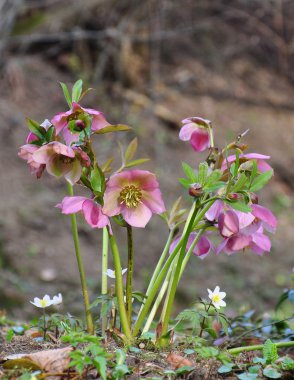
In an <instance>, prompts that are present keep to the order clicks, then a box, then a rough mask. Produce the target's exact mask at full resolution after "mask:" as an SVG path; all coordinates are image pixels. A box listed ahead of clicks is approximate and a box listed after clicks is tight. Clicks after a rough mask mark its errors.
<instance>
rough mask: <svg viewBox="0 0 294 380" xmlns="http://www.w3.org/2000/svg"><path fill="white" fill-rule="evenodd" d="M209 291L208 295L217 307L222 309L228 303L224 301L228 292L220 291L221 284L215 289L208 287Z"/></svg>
mask: <svg viewBox="0 0 294 380" xmlns="http://www.w3.org/2000/svg"><path fill="white" fill-rule="evenodd" d="M207 291H208V297H209V298H210V299H211V303H212V304H213V306H214V307H215V308H217V309H220V308H221V307H225V306H226V305H227V304H226V303H225V301H223V299H224V298H225V297H226V295H227V294H226V293H225V292H220V287H219V286H216V287H215V289H214V291H211V290H210V289H207Z"/></svg>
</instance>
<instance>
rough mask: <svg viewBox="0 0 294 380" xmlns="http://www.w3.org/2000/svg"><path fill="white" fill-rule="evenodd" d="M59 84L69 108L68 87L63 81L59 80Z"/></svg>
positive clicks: (70, 103)
mask: <svg viewBox="0 0 294 380" xmlns="http://www.w3.org/2000/svg"><path fill="white" fill-rule="evenodd" d="M59 84H60V86H61V88H62V91H63V95H64V97H65V100H66V102H67V104H68V106H69V108H71V107H72V102H71V98H70V95H69V91H68V88H67V86H66V84H65V83H63V82H59Z"/></svg>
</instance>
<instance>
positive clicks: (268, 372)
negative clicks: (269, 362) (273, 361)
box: [262, 367, 282, 379]
mask: <svg viewBox="0 0 294 380" xmlns="http://www.w3.org/2000/svg"><path fill="white" fill-rule="evenodd" d="M262 373H263V375H264V376H266V377H268V378H269V379H279V378H280V377H282V374H281V373H280V372H279V371H277V370H276V369H275V368H273V367H266V368H264V370H263V371H262Z"/></svg>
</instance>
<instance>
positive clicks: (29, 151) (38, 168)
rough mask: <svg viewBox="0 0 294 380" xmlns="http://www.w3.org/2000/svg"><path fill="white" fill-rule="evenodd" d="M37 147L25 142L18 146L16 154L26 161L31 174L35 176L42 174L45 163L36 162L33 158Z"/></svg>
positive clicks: (38, 176)
mask: <svg viewBox="0 0 294 380" xmlns="http://www.w3.org/2000/svg"><path fill="white" fill-rule="evenodd" d="M38 149H39V147H38V146H37V145H33V144H25V145H23V146H21V147H20V150H19V152H18V156H19V157H20V158H22V159H23V160H26V161H27V164H28V165H29V167H30V171H31V174H34V175H35V176H36V177H37V178H40V177H41V175H42V174H43V172H44V170H45V167H46V165H44V164H41V163H39V162H37V161H36V160H35V159H34V156H33V155H34V153H35V152H36V151H37V150H38Z"/></svg>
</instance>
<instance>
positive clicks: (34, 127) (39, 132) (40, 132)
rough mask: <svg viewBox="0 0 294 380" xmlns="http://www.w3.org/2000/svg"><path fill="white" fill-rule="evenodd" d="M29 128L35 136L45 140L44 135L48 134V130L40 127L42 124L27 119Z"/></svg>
mask: <svg viewBox="0 0 294 380" xmlns="http://www.w3.org/2000/svg"><path fill="white" fill-rule="evenodd" d="M26 122H27V126H28V127H29V130H30V131H31V132H33V134H34V135H36V136H37V137H38V138H39V139H41V140H43V139H44V134H45V133H46V130H45V129H44V128H43V127H41V126H40V124H39V123H38V122H37V121H35V120H33V119H29V118H26Z"/></svg>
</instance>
